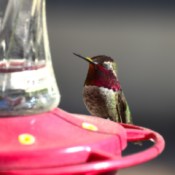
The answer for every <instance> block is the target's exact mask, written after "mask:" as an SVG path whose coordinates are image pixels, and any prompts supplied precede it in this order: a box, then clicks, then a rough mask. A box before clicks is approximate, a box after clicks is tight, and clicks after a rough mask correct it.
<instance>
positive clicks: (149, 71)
mask: <svg viewBox="0 0 175 175" xmlns="http://www.w3.org/2000/svg"><path fill="white" fill-rule="evenodd" d="M47 18H48V30H49V38H50V46H51V52H52V59H53V66H54V70H55V73H56V78H57V82H58V84H59V88H60V92H61V95H62V100H61V104H60V107H61V108H63V109H64V110H67V111H69V112H74V113H83V114H88V112H87V110H86V108H85V106H84V104H83V101H82V88H83V83H84V80H85V77H86V73H87V69H88V64H87V63H86V62H85V61H83V60H81V59H79V58H77V57H75V56H74V55H73V54H72V52H77V53H80V54H82V55H84V56H95V55H98V54H105V55H108V56H111V57H112V58H113V59H115V61H117V63H118V68H119V70H118V71H119V80H120V82H121V84H122V87H123V90H124V92H125V95H126V97H127V99H128V102H129V104H130V108H131V111H132V115H133V120H134V122H135V124H137V125H141V126H144V127H148V128H151V129H153V130H155V131H158V132H159V133H161V134H162V135H163V136H164V138H165V140H166V149H165V151H164V152H163V154H162V155H161V156H159V157H158V158H156V159H155V160H152V161H150V162H148V163H145V164H143V165H140V166H137V167H133V168H128V169H125V170H121V171H120V173H119V174H120V175H131V174H133V175H139V174H142V175H146V174H147V175H148V174H154V175H155V174H159V175H165V174H166V175H171V174H172V175H173V174H174V172H173V171H175V167H174V163H175V154H174V152H175V151H174V148H175V139H174V134H175V116H174V114H175V78H174V76H175V68H174V67H175V1H169V0H166V1H162V0H159V1H154V0H152V1H149V0H147V1H146V0H145V1H144V0H143V1H141V0H140V1H135V0H130V1H129V0H128V1H126V0H121V1H118V0H88V1H87V0H72V1H68V0H48V1H47ZM104 127H105V126H104Z"/></svg>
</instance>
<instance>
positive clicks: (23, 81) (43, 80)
mask: <svg viewBox="0 0 175 175" xmlns="http://www.w3.org/2000/svg"><path fill="white" fill-rule="evenodd" d="M51 75H52V74H51V72H50V70H49V69H48V68H47V67H42V68H38V69H32V70H23V71H18V72H5V73H2V72H1V73H0V85H1V86H2V89H4V90H6V89H11V90H15V89H21V90H25V91H26V92H34V91H38V90H42V89H46V88H47V87H49V86H52V83H53V77H52V76H51Z"/></svg>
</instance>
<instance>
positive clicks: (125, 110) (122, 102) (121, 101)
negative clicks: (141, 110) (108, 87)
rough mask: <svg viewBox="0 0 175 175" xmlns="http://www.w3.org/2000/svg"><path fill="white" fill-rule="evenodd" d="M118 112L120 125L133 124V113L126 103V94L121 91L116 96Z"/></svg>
mask: <svg viewBox="0 0 175 175" xmlns="http://www.w3.org/2000/svg"><path fill="white" fill-rule="evenodd" d="M116 95H117V96H116V98H117V99H116V101H117V102H118V103H116V110H117V113H118V121H119V122H120V123H132V117H131V112H130V109H129V105H128V103H127V101H126V98H125V95H124V93H123V92H122V91H121V92H120V93H117V94H116Z"/></svg>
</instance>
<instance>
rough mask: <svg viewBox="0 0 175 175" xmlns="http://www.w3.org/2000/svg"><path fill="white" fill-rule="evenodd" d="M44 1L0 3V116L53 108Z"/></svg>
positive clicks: (55, 101) (55, 102) (53, 84)
mask: <svg viewBox="0 0 175 175" xmlns="http://www.w3.org/2000/svg"><path fill="white" fill-rule="evenodd" d="M59 101H60V94H59V90H58V87H57V84H56V80H55V75H54V72H53V67H52V61H51V55H50V48H49V41H48V33H47V24H46V9H45V0H0V116H11V115H30V114H36V113H41V112H45V111H48V110H51V109H53V108H55V107H56V106H57V105H58V104H59Z"/></svg>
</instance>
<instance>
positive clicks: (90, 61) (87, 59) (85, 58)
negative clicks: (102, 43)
mask: <svg viewBox="0 0 175 175" xmlns="http://www.w3.org/2000/svg"><path fill="white" fill-rule="evenodd" d="M73 54H74V55H75V56H77V57H80V58H82V59H84V60H85V61H87V62H89V63H92V64H96V62H94V61H93V60H92V59H91V58H90V57H83V56H81V55H79V54H76V53H73Z"/></svg>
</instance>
